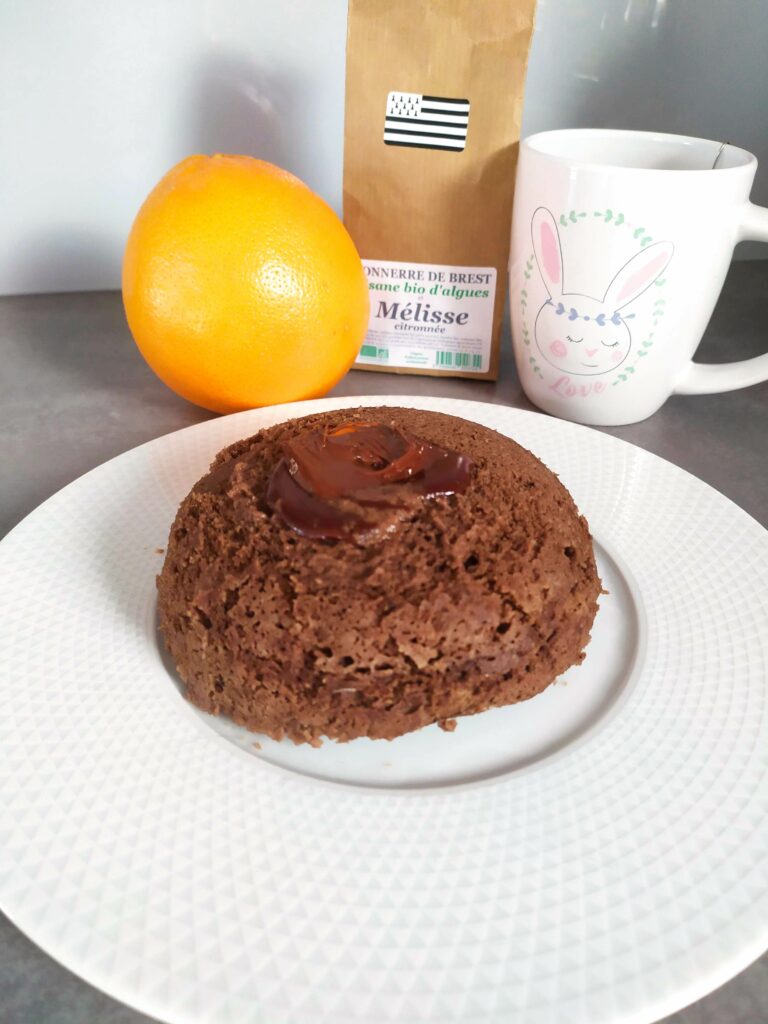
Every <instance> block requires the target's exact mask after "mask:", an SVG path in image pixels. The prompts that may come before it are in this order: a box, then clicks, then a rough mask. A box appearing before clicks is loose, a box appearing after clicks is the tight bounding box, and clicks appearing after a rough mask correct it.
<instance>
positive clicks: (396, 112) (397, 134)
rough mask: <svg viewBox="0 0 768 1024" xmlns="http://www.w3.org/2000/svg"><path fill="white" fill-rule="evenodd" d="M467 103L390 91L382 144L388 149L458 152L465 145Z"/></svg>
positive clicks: (448, 98) (444, 97) (442, 97)
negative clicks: (391, 147)
mask: <svg viewBox="0 0 768 1024" xmlns="http://www.w3.org/2000/svg"><path fill="white" fill-rule="evenodd" d="M468 128H469V100H459V99H451V98H450V97H447V96H424V95H423V94H422V93H420V92H391V93H390V94H389V95H388V96H387V113H386V117H385V118H384V142H385V143H386V144H387V145H388V146H412V147H415V148H417V149H445V150H453V151H454V152H461V150H462V149H464V147H465V146H466V144H467V130H468Z"/></svg>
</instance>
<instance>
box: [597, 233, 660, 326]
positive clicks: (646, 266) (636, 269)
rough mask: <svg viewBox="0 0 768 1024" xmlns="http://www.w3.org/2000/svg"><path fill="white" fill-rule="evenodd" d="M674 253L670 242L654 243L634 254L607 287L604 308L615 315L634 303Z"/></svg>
mask: <svg viewBox="0 0 768 1024" xmlns="http://www.w3.org/2000/svg"><path fill="white" fill-rule="evenodd" d="M674 251H675V247H674V245H672V243H671V242H656V244H655V245H649V246H648V248H647V249H641V250H640V252H638V253H636V255H634V256H633V257H632V259H631V260H630V261H629V262H628V263H625V264H624V266H623V267H622V268H621V270H620V271H619V272H618V274H617V275H616V277H614V279H613V280H612V281H611V283H610V284H609V285H608V290H607V291H606V293H605V299H604V300H603V301H604V303H605V305H606V307H608V308H609V309H610V310H611V312H614V313H615V312H616V310H618V309H622V308H623V307H624V306H628V305H629V303H630V302H634V300H635V299H636V298H637V297H638V295H642V294H643V292H644V291H645V289H646V288H650V286H651V285H652V284H653V282H654V281H655V280H656V278H657V277H658V276H659V275H660V274H662V273H663V272H664V270H665V269H666V267H667V264H668V263H669V261H670V260H671V259H672V254H673V253H674Z"/></svg>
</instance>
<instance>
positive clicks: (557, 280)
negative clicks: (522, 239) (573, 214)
mask: <svg viewBox="0 0 768 1024" xmlns="http://www.w3.org/2000/svg"><path fill="white" fill-rule="evenodd" d="M531 235H532V237H533V251H534V254H535V257H536V263H537V265H538V268H539V273H540V274H541V277H542V280H543V281H544V285H545V287H546V289H547V292H548V294H549V298H548V299H547V301H546V302H545V303H544V304H543V305H542V307H541V309H540V310H539V312H538V315H537V317H536V325H535V328H534V334H535V338H536V345H537V347H538V349H539V351H540V352H541V354H542V356H543V357H544V359H546V361H547V362H548V363H549V364H550V365H551V366H554V367H555V368H556V369H558V370H562V371H563V372H565V373H568V374H578V375H585V376H594V375H596V374H600V373H609V372H610V371H611V370H615V369H616V368H617V367H619V366H621V364H622V363H623V362H624V360H625V359H626V358H627V356H628V355H629V351H630V349H631V347H632V333H631V331H630V326H629V323H628V321H631V320H632V319H633V314H632V313H623V312H621V311H622V310H624V309H626V307H627V306H629V304H630V303H631V302H633V301H634V300H635V299H636V298H637V297H638V296H639V295H642V293H643V292H644V291H645V290H646V288H649V287H650V286H651V285H652V284H653V282H654V281H655V280H656V278H657V277H659V275H660V274H661V273H662V272H663V271H664V269H665V267H666V266H667V264H668V263H669V261H670V260H671V259H672V253H673V252H674V247H673V245H672V243H671V242H657V243H656V244H655V245H649V246H648V248H647V249H641V250H640V252H638V253H636V254H635V255H634V256H633V257H632V259H630V260H629V262H628V263H625V265H624V266H623V267H622V268H621V269H620V270H619V271H618V272H617V273H616V275H615V276H614V278H613V280H612V281H611V283H610V284H609V285H608V288H607V289H606V291H605V294H604V295H603V298H602V299H597V298H595V297H594V296H591V295H581V294H578V293H576V292H567V291H565V284H564V278H565V275H564V268H563V253H562V248H561V245H560V233H559V231H558V228H557V223H556V221H555V218H554V217H553V216H552V214H551V213H550V212H549V210H547V209H545V208H544V207H543V206H540V207H539V208H538V209H537V210H536V212H535V213H534V215H533V220H532V221H531Z"/></svg>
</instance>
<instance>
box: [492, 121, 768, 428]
mask: <svg viewBox="0 0 768 1024" xmlns="http://www.w3.org/2000/svg"><path fill="white" fill-rule="evenodd" d="M756 169H757V160H756V159H755V157H754V156H753V155H752V154H751V153H747V152H746V151H745V150H743V149H737V148H736V147H735V146H731V145H722V144H721V143H719V142H710V141H707V140H705V139H694V138H687V137H685V136H680V135H659V134H656V133H652V132H634V131H610V130H603V129H573V130H566V131H552V132H542V133H541V134H539V135H532V136H530V137H529V138H527V139H525V140H523V142H522V143H521V144H520V158H519V162H518V169H517V182H516V185H515V200H514V211H513V217H512V249H511V256H510V303H511V312H512V335H513V343H514V350H515V360H516V363H517V369H518V373H519V375H520V380H521V382H522V385H523V389H524V391H525V393H526V395H527V396H528V398H529V399H530V400H531V401H532V402H533V403H534V404H535V405H537V406H538V407H539V408H540V409H543V410H544V411H545V412H549V413H552V414H553V415H555V416H560V417H562V418H564V419H569V420H576V421H577V422H580V423H590V424H596V425H606V426H607V425H618V424H622V423H635V422H637V421H638V420H643V419H645V418H646V417H647V416H650V415H651V414H652V413H654V412H656V410H657V409H658V408H659V407H660V406H661V405H662V404H663V403H664V402H665V401H666V400H667V398H669V396H670V395H672V394H678V395H692V394H710V393H713V392H717V391H730V390H733V389H734V388H741V387H746V386H747V385H750V384H757V383H759V382H760V381H763V380H766V379H768V354H767V355H761V356H757V357H756V358H754V359H747V360H744V361H742V362H736V363H723V364H718V365H706V364H701V363H694V362H692V357H693V354H694V352H695V351H696V347H697V346H698V344H699V342H700V341H701V337H702V335H703V333H704V330H705V328H706V326H707V323H708V322H709V318H710V316H711V314H712V310H713V309H714V307H715V303H716V302H717V298H718V296H719V294H720V290H721V288H722V286H723V281H724V280H725V275H726V273H727V271H728V266H729V264H730V262H731V258H732V255H733V247H734V246H735V244H736V243H737V242H739V241H741V240H742V239H746V238H752V239H761V240H763V241H768V209H763V208H762V207H759V206H754V205H753V204H752V203H750V202H749V192H750V189H751V187H752V181H753V179H754V177H755V171H756Z"/></svg>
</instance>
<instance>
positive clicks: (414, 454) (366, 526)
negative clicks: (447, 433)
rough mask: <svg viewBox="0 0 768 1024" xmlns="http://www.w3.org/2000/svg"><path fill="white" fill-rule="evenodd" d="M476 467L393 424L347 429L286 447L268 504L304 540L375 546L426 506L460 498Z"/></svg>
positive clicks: (317, 433)
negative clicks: (430, 500) (373, 542)
mask: <svg viewBox="0 0 768 1024" xmlns="http://www.w3.org/2000/svg"><path fill="white" fill-rule="evenodd" d="M473 465H474V463H473V462H472V460H471V459H470V458H469V457H468V456H466V455H460V454H459V453H458V452H454V451H450V450H449V449H447V448H441V447H440V446H439V445H436V444H432V443H431V442H429V441H424V440H422V439H421V438H419V437H414V436H413V435H412V434H408V433H407V432H406V431H404V430H400V429H399V428H397V427H395V426H393V425H387V424H384V423H345V424H343V425H342V426H340V427H337V428H336V429H335V430H332V431H330V432H325V431H322V430H307V431H305V432H304V433H303V434H299V435H298V437H294V438H292V439H291V440H290V441H288V442H286V444H285V457H284V458H283V459H281V460H280V462H278V464H277V466H276V467H275V469H274V470H273V471H272V474H271V476H270V478H269V483H268V485H267V494H266V499H267V504H268V505H269V506H270V507H271V508H272V509H274V510H275V512H277V514H278V515H279V516H280V517H281V519H282V520H283V522H284V523H285V524H286V525H287V526H289V527H290V528H291V529H292V530H295V531H296V532H297V533H300V534H302V535H303V536H304V537H315V538H322V539H334V540H352V539H355V540H373V539H376V538H377V537H379V536H381V535H382V534H384V533H388V532H390V531H391V530H393V529H394V528H395V527H396V525H397V523H398V522H399V521H400V520H401V519H403V518H404V517H405V516H406V515H408V513H409V512H411V511H413V510H414V509H415V508H416V507H417V506H418V505H419V504H420V503H421V502H423V501H424V500H425V499H427V498H433V497H435V496H437V495H439V494H461V493H462V492H463V491H465V490H466V489H467V486H468V485H469V482H470V480H471V478H472V468H473Z"/></svg>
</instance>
